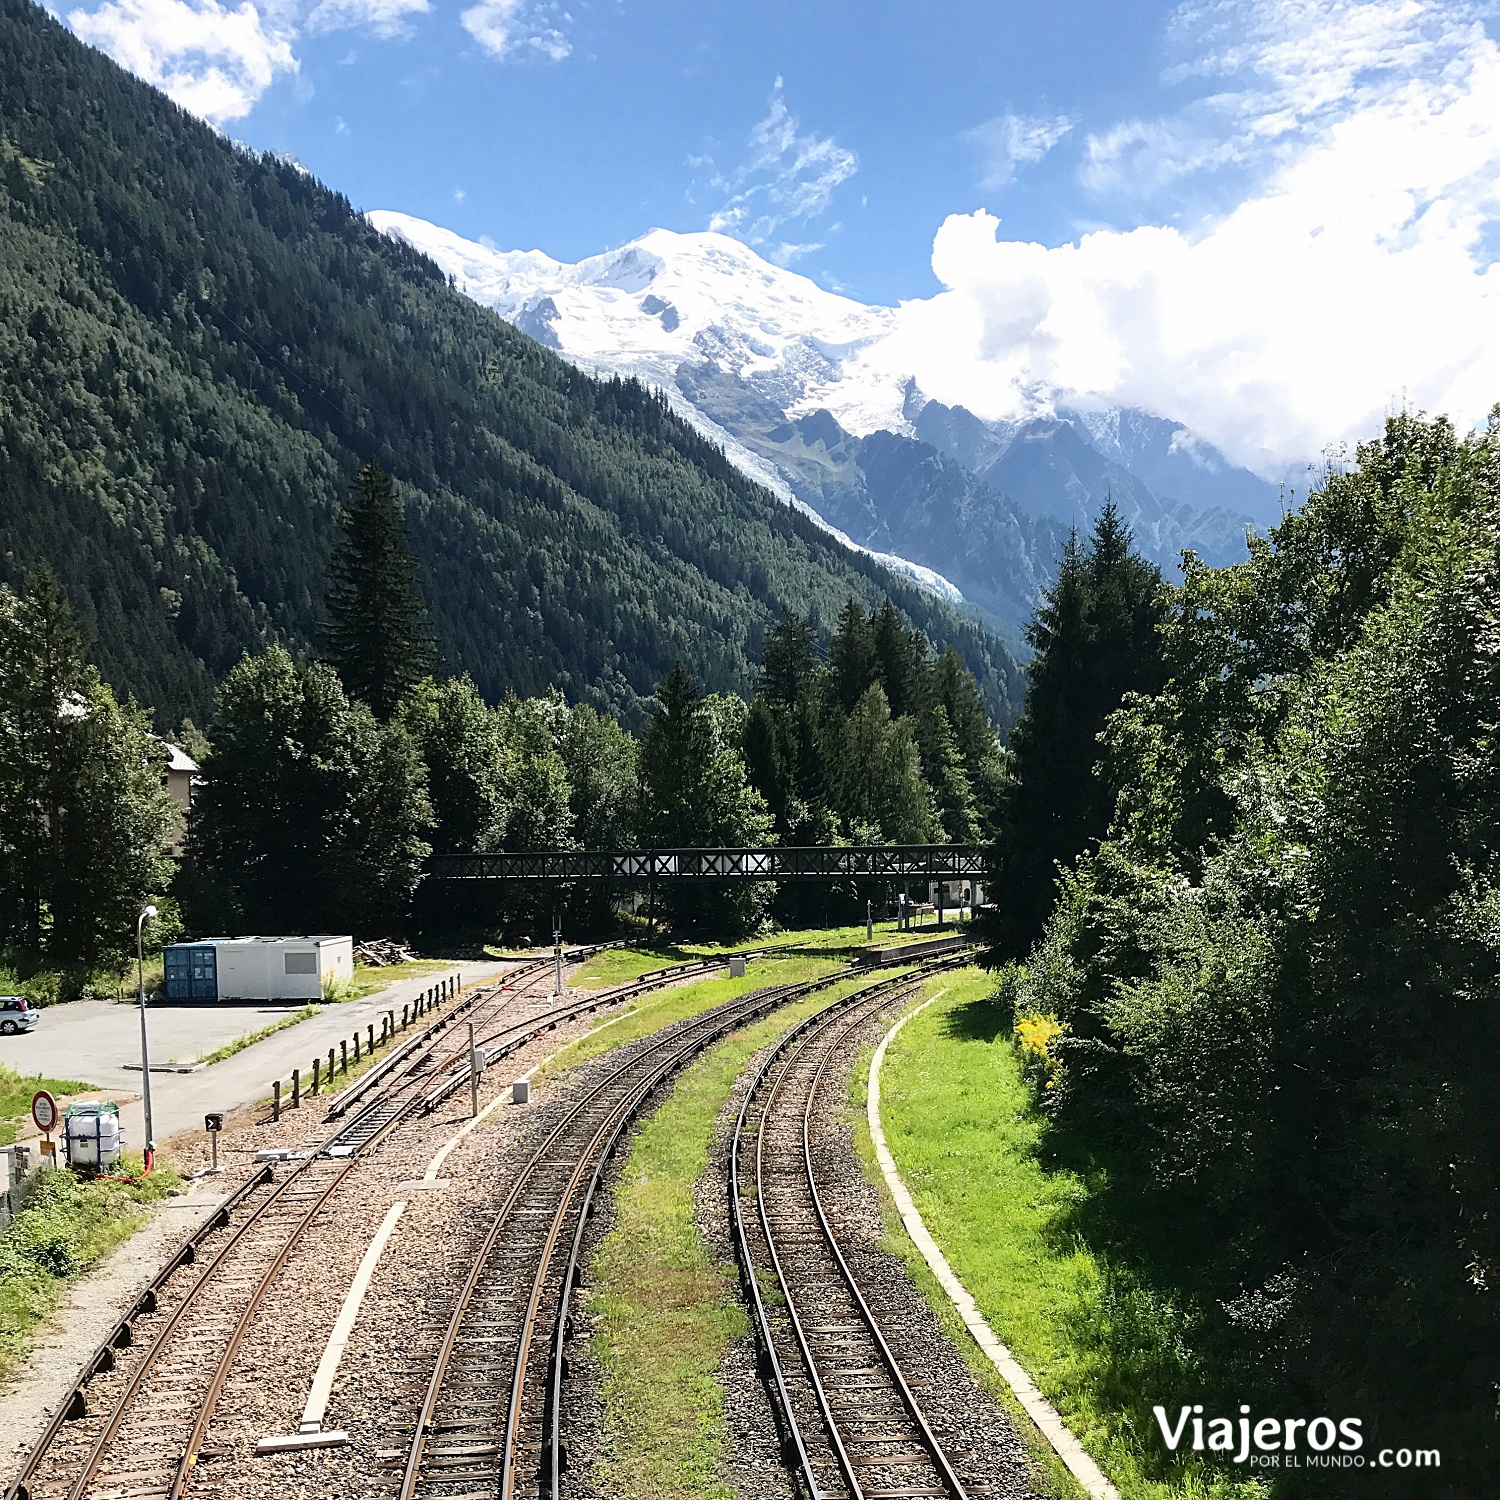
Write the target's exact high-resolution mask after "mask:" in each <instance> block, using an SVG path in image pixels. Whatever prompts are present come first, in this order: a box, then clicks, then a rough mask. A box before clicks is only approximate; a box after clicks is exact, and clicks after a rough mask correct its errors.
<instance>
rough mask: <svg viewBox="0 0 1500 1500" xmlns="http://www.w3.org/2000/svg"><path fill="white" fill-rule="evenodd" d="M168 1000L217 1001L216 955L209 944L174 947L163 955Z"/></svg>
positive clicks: (189, 944)
mask: <svg viewBox="0 0 1500 1500" xmlns="http://www.w3.org/2000/svg"><path fill="white" fill-rule="evenodd" d="M163 958H164V959H165V961H166V990H167V999H168V1000H217V999H218V998H219V962H218V954H217V952H216V950H215V948H214V946H213V944H212V943H174V944H173V945H172V947H170V948H168V949H166V951H165V953H164V954H163Z"/></svg>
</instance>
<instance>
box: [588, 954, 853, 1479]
mask: <svg viewBox="0 0 1500 1500" xmlns="http://www.w3.org/2000/svg"><path fill="white" fill-rule="evenodd" d="M815 962H816V961H814V960H808V959H802V960H780V961H777V962H776V963H775V964H774V965H773V964H772V963H770V962H766V964H765V967H766V968H771V967H775V968H787V967H790V966H792V965H806V966H809V967H811V966H812V965H813V964H814V963H815ZM822 965H823V970H824V971H826V970H827V969H828V967H829V964H828V961H827V960H823V961H822ZM751 967H752V972H753V971H754V969H756V968H759V967H761V965H759V964H752V966H751ZM746 977H747V979H748V978H749V975H747V976H746ZM857 982H858V979H856V978H851V979H848V980H840V981H839V982H838V984H837V985H832V986H830V987H829V988H828V989H826V990H820V991H819V992H818V993H817V994H815V995H812V996H810V997H808V998H807V999H806V1000H803V1001H799V1002H797V1003H796V1004H794V1005H790V1006H788V1007H787V1008H786V1009H784V1010H780V1011H777V1012H775V1013H774V1014H773V1015H770V1016H766V1017H764V1018H763V1019H762V1020H760V1021H757V1022H755V1023H754V1024H753V1025H751V1026H748V1027H746V1028H745V1029H744V1030H743V1031H740V1032H736V1033H735V1034H733V1035H732V1036H729V1037H727V1038H726V1039H725V1040H724V1041H722V1042H720V1043H719V1044H718V1045H717V1046H715V1047H714V1048H713V1049H712V1050H711V1051H710V1052H708V1053H707V1054H706V1055H705V1056H704V1057H703V1058H701V1059H700V1060H699V1061H698V1062H696V1063H694V1064H693V1066H692V1067H690V1068H688V1069H687V1070H686V1071H685V1072H684V1073H683V1075H682V1077H681V1078H680V1079H679V1080H678V1081H677V1084H676V1086H675V1087H674V1089H673V1090H672V1093H671V1096H670V1097H669V1098H668V1099H667V1101H666V1102H665V1103H664V1104H663V1105H662V1106H661V1107H660V1108H659V1109H658V1110H656V1111H655V1112H654V1113H653V1114H652V1115H651V1116H650V1118H649V1119H648V1120H647V1121H646V1124H645V1125H644V1126H643V1127H642V1129H641V1132H640V1135H639V1136H638V1137H637V1139H636V1142H635V1145H634V1147H633V1149H632V1150H631V1153H630V1156H629V1159H628V1160H627V1161H626V1163H625V1166H624V1168H623V1170H622V1172H621V1175H620V1182H619V1186H618V1188H617V1190H616V1194H615V1214H616V1217H615V1225H614V1228H613V1229H612V1231H611V1232H610V1234H609V1235H608V1236H607V1237H606V1238H605V1240H604V1242H603V1243H602V1244H601V1245H600V1247H599V1250H598V1253H597V1255H596V1256H595V1260H594V1268H593V1269H594V1286H593V1290H592V1292H591V1294H590V1306H591V1310H592V1312H593V1314H594V1316H595V1319H596V1326H597V1329H598V1338H597V1341H596V1345H595V1347H596V1352H597V1354H598V1357H599V1359H600V1361H601V1363H602V1365H603V1370H604V1379H603V1391H602V1394H603V1398H604V1432H605V1440H606V1450H605V1456H604V1458H603V1460H602V1467H603V1473H602V1475H601V1476H600V1477H601V1479H602V1480H603V1482H604V1484H605V1487H606V1488H607V1489H608V1491H609V1493H610V1494H611V1495H617V1496H620V1497H621V1500H676V1497H679V1496H682V1497H687V1496H700V1497H708V1500H729V1497H732V1496H733V1495H735V1494H736V1493H737V1490H736V1487H735V1485H734V1481H733V1476H732V1475H731V1474H730V1473H729V1472H727V1467H726V1461H725V1459H726V1455H725V1452H724V1446H725V1422H724V1391H723V1388H722V1387H721V1386H720V1384H719V1381H718V1370H719V1366H720V1365H721V1363H722V1362H723V1359H724V1356H725V1354H726V1352H727V1351H728V1349H729V1346H730V1345H731V1343H733V1342H734V1341H735V1340H736V1339H740V1338H743V1337H744V1336H745V1335H746V1333H747V1332H748V1331H749V1329H748V1324H747V1320H746V1316H745V1313H744V1310H743V1308H742V1307H741V1305H740V1303H739V1301H738V1300H737V1298H736V1297H735V1295H734V1291H733V1279H734V1272H733V1269H732V1268H731V1267H730V1266H727V1265H723V1264H721V1263H719V1262H718V1261H716V1260H715V1258H714V1257H713V1255H712V1254H711V1253H710V1251H709V1248H708V1246H707V1245H706V1244H705V1243H704V1242H703V1238H702V1236H701V1235H700V1234H699V1232H698V1226H697V1224H696V1222H695V1220H694V1216H693V1193H694V1188H695V1186H696V1185H697V1183H698V1181H699V1179H700V1178H701V1177H702V1176H703V1174H704V1172H705V1171H707V1169H708V1154H709V1148H710V1144H711V1141H712V1136H713V1129H714V1121H715V1120H716V1119H717V1117H718V1115H719V1112H720V1110H721V1109H722V1107H723V1105H724V1101H725V1100H726V1099H727V1098H728V1096H729V1093H730V1090H731V1089H732V1088H733V1086H734V1082H735V1079H736V1078H737V1077H738V1076H739V1074H740V1072H741V1071H742V1070H743V1068H744V1066H745V1063H746V1061H747V1059H748V1058H749V1057H750V1056H751V1055H752V1054H753V1053H755V1052H757V1051H758V1050H759V1049H760V1048H762V1047H764V1046H765V1045H766V1044H767V1043H768V1042H770V1041H771V1040H772V1039H773V1038H774V1037H776V1036H777V1035H779V1034H780V1033H781V1032H782V1031H783V1030H784V1029H785V1028H786V1027H788V1026H791V1025H792V1024H793V1023H794V1022H796V1021H798V1020H800V1019H801V1018H802V1017H803V1016H805V1015H807V1014H808V1013H809V1012H810V1011H813V1010H815V1009H817V1008H818V1007H820V1006H823V1005H827V1004H828V1003H829V1002H830V1001H831V1000H832V999H834V998H836V997H837V996H838V995H840V994H842V993H844V992H845V991H846V990H847V989H848V988H849V987H850V985H852V984H854V983H857ZM725 983H726V981H713V982H712V983H710V984H705V985H694V986H690V987H685V988H692V989H697V990H710V989H717V988H718V987H719V986H721V985H723V984H725ZM733 983H734V984H735V985H736V986H741V987H742V986H743V985H744V983H745V981H743V980H735V981H733ZM700 1008H701V1007H700ZM603 1035H606V1036H607V1035H608V1033H604V1034H603Z"/></svg>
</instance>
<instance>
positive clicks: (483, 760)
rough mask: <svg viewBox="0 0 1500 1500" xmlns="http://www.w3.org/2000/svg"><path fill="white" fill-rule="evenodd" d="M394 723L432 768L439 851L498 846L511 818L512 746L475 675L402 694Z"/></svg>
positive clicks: (429, 774)
mask: <svg viewBox="0 0 1500 1500" xmlns="http://www.w3.org/2000/svg"><path fill="white" fill-rule="evenodd" d="M394 722H395V723H398V724H399V725H400V726H401V728H402V729H404V730H405V731H406V732H407V734H409V735H410V736H411V738H412V740H413V742H414V743H415V745H416V746H417V751H418V753H419V754H420V755H421V757H422V761H423V764H424V765H425V766H426V768H427V794H428V797H429V798H430V799H431V802H432V811H433V818H434V828H433V832H432V847H433V850H434V851H435V852H436V853H439V854H462V853H465V852H469V851H473V850H481V849H498V848H499V847H500V846H501V844H502V842H503V841H504V838H505V832H506V827H507V825H508V823H509V820H510V808H509V805H508V804H507V802H506V797H505V784H506V780H507V763H506V756H507V749H506V744H505V740H504V737H503V735H502V733H501V727H500V721H499V719H498V717H497V715H496V714H495V713H494V712H493V711H492V710H491V709H490V708H489V707H488V706H487V705H486V704H485V702H484V700H483V699H482V698H481V697H480V696H479V692H478V689H476V688H475V686H474V683H473V681H472V680H471V679H470V678H468V677H459V678H449V679H448V680H447V681H445V682H441V683H438V682H433V681H432V680H431V679H430V678H428V679H425V680H424V681H422V682H419V683H418V684H417V685H416V687H415V688H413V689H412V691H411V692H410V693H409V694H408V695H407V697H406V698H405V699H403V700H402V703H401V705H400V707H399V708H398V709H397V711H396V716H395V720H394Z"/></svg>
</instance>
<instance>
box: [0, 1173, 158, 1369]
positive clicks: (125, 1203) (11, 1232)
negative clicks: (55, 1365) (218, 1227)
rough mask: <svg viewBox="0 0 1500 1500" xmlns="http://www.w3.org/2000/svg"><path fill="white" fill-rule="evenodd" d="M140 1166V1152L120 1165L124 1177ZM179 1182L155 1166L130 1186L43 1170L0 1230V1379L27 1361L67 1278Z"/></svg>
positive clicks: (125, 1233) (131, 1228)
mask: <svg viewBox="0 0 1500 1500" xmlns="http://www.w3.org/2000/svg"><path fill="white" fill-rule="evenodd" d="M140 1169H141V1159H140V1157H139V1156H127V1157H125V1158H124V1159H123V1160H122V1162H121V1164H120V1171H121V1174H122V1175H128V1174H130V1173H132V1172H139V1171H140ZM179 1181H180V1179H179V1177H178V1175H177V1173H176V1172H174V1171H173V1170H172V1169H171V1168H170V1167H166V1166H160V1165H159V1166H158V1167H157V1169H156V1170H155V1171H154V1172H152V1174H151V1175H150V1176H149V1177H145V1178H142V1179H141V1180H140V1181H139V1182H135V1183H124V1182H104V1181H96V1180H90V1179H87V1178H82V1177H75V1176H74V1175H73V1173H72V1172H69V1171H68V1170H66V1169H65V1168H64V1169H62V1170H59V1171H54V1172H44V1173H43V1174H41V1176H40V1178H39V1179H38V1180H37V1181H36V1183H35V1185H34V1186H33V1188H32V1191H31V1197H30V1200H29V1201H28V1203H27V1205H26V1208H25V1209H24V1211H23V1212H21V1213H19V1214H17V1215H16V1217H15V1218H14V1219H13V1220H12V1221H11V1223H10V1224H8V1225H7V1226H6V1227H5V1229H3V1230H0V1379H3V1378H4V1377H5V1376H6V1375H8V1374H9V1373H10V1372H11V1371H12V1370H13V1369H15V1367H16V1366H17V1365H18V1364H19V1363H20V1362H21V1360H22V1359H24V1358H25V1355H26V1351H27V1349H28V1348H29V1347H30V1345H31V1340H32V1336H33V1334H34V1333H35V1331H36V1328H37V1326H38V1325H39V1324H40V1323H41V1322H42V1321H43V1319H45V1318H46V1317H47V1315H48V1314H49V1313H50V1312H52V1310H53V1309H54V1308H55V1307H56V1306H57V1305H58V1303H59V1302H61V1301H62V1299H63V1297H64V1296H65V1295H66V1294H67V1290H68V1285H69V1283H70V1282H72V1281H75V1280H76V1279H77V1278H78V1277H79V1276H81V1275H82V1274H83V1273H84V1272H85V1271H86V1270H88V1268H89V1267H90V1266H92V1265H93V1264H94V1263H95V1262H96V1261H97V1260H98V1259H99V1258H100V1257H101V1256H102V1255H104V1254H105V1253H106V1252H108V1251H110V1250H112V1249H114V1247H115V1246H116V1245H118V1244H119V1243H120V1242H121V1241H122V1240H126V1239H128V1238H129V1237H130V1236H131V1235H132V1234H134V1233H135V1231H136V1230H137V1229H139V1228H140V1226H141V1225H142V1224H143V1223H145V1221H146V1212H145V1207H144V1206H145V1205H146V1204H148V1203H151V1202H153V1201H155V1200H156V1199H158V1198H164V1197H166V1195H167V1194H168V1192H169V1191H170V1190H171V1189H172V1188H174V1187H176V1186H177V1184H178V1182H179Z"/></svg>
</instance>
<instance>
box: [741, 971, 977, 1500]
mask: <svg viewBox="0 0 1500 1500" xmlns="http://www.w3.org/2000/svg"><path fill="white" fill-rule="evenodd" d="M965 961H966V960H963V959H959V960H956V961H955V960H951V959H943V960H940V961H938V962H937V963H934V964H932V965H929V966H928V967H926V968H925V969H923V970H922V971H919V972H918V973H915V974H908V975H905V976H901V977H898V978H895V979H892V980H889V981H886V982H885V983H884V984H882V985H879V986H876V987H874V988H872V989H869V990H862V991H860V992H857V993H856V994H854V995H852V996H849V997H847V998H845V999H844V1000H841V1001H840V1002H838V1003H837V1004H835V1005H833V1006H830V1007H828V1008H827V1009H825V1010H822V1011H820V1012H818V1013H817V1014H816V1015H814V1016H811V1017H809V1018H808V1019H807V1020H806V1021H804V1022H802V1023H801V1024H800V1025H799V1026H797V1027H795V1028H793V1030H791V1031H790V1032H788V1033H787V1035H786V1036H784V1037H783V1038H782V1039H781V1040H780V1042H778V1043H777V1045H776V1046H775V1047H774V1048H773V1049H772V1050H771V1051H770V1053H769V1054H768V1055H767V1056H766V1058H765V1059H764V1061H763V1062H762V1064H761V1066H760V1067H759V1069H758V1070H757V1072H756V1075H755V1077H754V1079H753V1080H752V1083H751V1085H750V1088H749V1089H748V1091H747V1092H746V1095H745V1098H744V1102H743V1103H742V1105H741V1107H740V1112H739V1117H738V1119H737V1120H736V1122H735V1131H734V1138H733V1141H732V1143H731V1149H730V1185H729V1186H730V1198H731V1220H732V1227H733V1235H734V1241H735V1249H736V1253H737V1255H738V1258H739V1261H740V1269H741V1276H742V1280H743V1282H744V1286H745V1290H746V1295H747V1297H748V1298H749V1300H750V1303H751V1306H752V1309H753V1313H754V1323H755V1330H756V1336H757V1340H758V1342H759V1344H760V1348H761V1352H762V1368H763V1371H764V1373H765V1374H766V1378H767V1383H768V1384H769V1385H770V1387H771V1395H772V1406H773V1410H775V1411H776V1413H777V1416H778V1420H779V1421H780V1422H781V1423H782V1426H783V1438H784V1451H785V1454H786V1458H787V1463H788V1466H789V1467H790V1468H791V1469H792V1470H793V1471H794V1474H795V1477H796V1478H797V1480H798V1482H799V1483H800V1485H801V1487H802V1488H803V1489H804V1490H805V1492H806V1493H807V1494H808V1495H809V1496H811V1497H813V1500H835V1497H837V1500H907V1497H927V1496H932V1497H939V1496H946V1497H949V1500H966V1497H968V1496H972V1495H978V1494H981V1493H985V1492H987V1491H988V1490H989V1488H990V1486H989V1485H987V1484H981V1483H974V1482H970V1483H968V1484H967V1485H966V1484H965V1482H964V1481H963V1479H962V1478H961V1476H960V1472H959V1470H960V1468H962V1467H963V1466H964V1460H965V1459H966V1458H967V1453H966V1452H962V1453H961V1452H960V1451H959V1450H958V1448H957V1447H956V1446H955V1445H952V1444H950V1443H949V1442H946V1441H945V1440H944V1438H943V1436H942V1435H941V1434H940V1432H939V1431H938V1430H937V1423H936V1421H935V1419H934V1418H932V1417H929V1415H928V1413H927V1412H926V1411H925V1410H924V1405H923V1401H922V1399H921V1397H920V1394H919V1390H920V1386H919V1383H918V1382H917V1381H916V1380H915V1379H914V1378H913V1377H912V1376H911V1375H909V1374H908V1373H907V1371H906V1370H905V1369H903V1366H902V1361H901V1359H900V1357H899V1356H898V1354H897V1352H896V1351H895V1350H893V1349H892V1347H891V1343H890V1340H889V1338H888V1336H887V1333H886V1331H885V1330H883V1329H882V1327H881V1325H880V1321H879V1319H878V1318H877V1316H876V1315H875V1313H874V1312H873V1311H872V1310H871V1306H870V1301H869V1298H868V1296H867V1294H866V1290H865V1288H864V1287H862V1286H861V1284H860V1281H859V1278H858V1276H857V1274H856V1272H855V1269H854V1268H853V1266H852V1265H851V1263H850V1259H849V1256H848V1254H847V1253H846V1251H845V1247H844V1245H843V1244H841V1243H840V1237H839V1232H838V1229H837V1227H836V1225H835V1224H834V1223H833V1222H832V1221H831V1219H830V1216H829V1213H828V1210H827V1207H826V1204H825V1201H824V1192H823V1191H822V1190H821V1189H820V1181H824V1182H826V1180H827V1179H828V1177H829V1176H830V1175H831V1174H830V1173H829V1171H828V1170H827V1166H826V1164H825V1153H826V1152H827V1151H828V1150H829V1149H830V1148H829V1146H828V1145H827V1136H828V1130H827V1125H828V1123H829V1119H830V1117H831V1118H832V1119H833V1120H837V1119H839V1118H840V1117H841V1116H842V1113H843V1110H844V1108H845V1107H846V1105H847V1099H846V1097H845V1093H844V1088H843V1083H842V1080H843V1077H844V1074H843V1069H842V1068H841V1067H839V1066H838V1062H839V1060H840V1059H841V1058H843V1057H845V1056H847V1051H848V1046H849V1044H850V1042H851V1041H852V1039H853V1038H854V1037H855V1034H856V1033H857V1032H858V1031H859V1030H860V1029H861V1028H862V1027H864V1026H865V1025H866V1023H867V1022H869V1021H870V1020H871V1019H872V1018H873V1017H875V1016H876V1015H878V1014H879V1013H880V1012H881V1011H883V1010H885V1009H886V1008H887V1007H889V1006H891V1005H892V1004H894V1003H896V1002H898V1001H901V1000H903V999H905V998H907V997H908V996H909V995H911V994H912V993H914V992H915V990H916V988H917V987H918V985H919V984H920V983H921V982H922V981H923V980H924V979H926V978H928V977H930V975H931V974H932V973H933V972H934V971H935V970H937V969H940V968H943V967H946V966H947V965H949V964H950V963H953V962H959V963H962V962H965ZM771 1289H774V1291H772V1290H771ZM910 1363H911V1364H912V1366H913V1367H916V1366H917V1365H918V1364H919V1360H917V1359H913V1360H912V1361H911V1362H910ZM914 1387H917V1388H915V1389H914ZM950 1447H952V1451H950Z"/></svg>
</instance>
